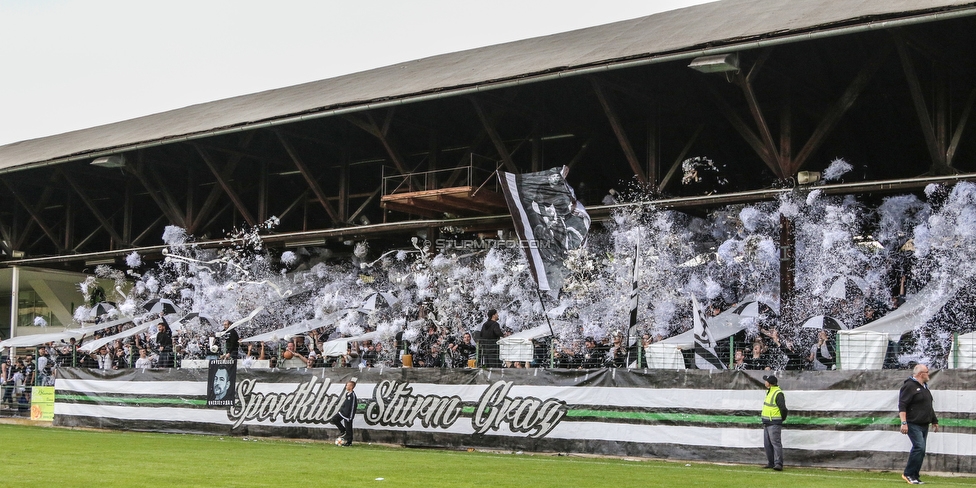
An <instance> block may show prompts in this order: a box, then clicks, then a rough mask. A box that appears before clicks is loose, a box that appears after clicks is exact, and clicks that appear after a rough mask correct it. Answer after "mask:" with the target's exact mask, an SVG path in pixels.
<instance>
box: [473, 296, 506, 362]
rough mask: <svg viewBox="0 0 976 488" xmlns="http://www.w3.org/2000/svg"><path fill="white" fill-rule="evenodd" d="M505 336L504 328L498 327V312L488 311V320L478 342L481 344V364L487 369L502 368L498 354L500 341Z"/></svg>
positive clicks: (482, 327) (483, 326) (482, 328)
mask: <svg viewBox="0 0 976 488" xmlns="http://www.w3.org/2000/svg"><path fill="white" fill-rule="evenodd" d="M502 336H504V334H503V333H502V327H501V326H500V325H498V311H497V310H495V309H491V310H489V311H488V320H486V321H485V323H484V324H483V325H482V326H481V334H480V335H479V336H478V342H480V343H481V364H482V365H484V366H485V367H486V368H500V367H501V366H502V363H501V361H500V360H499V357H498V354H499V351H498V339H501V338H502Z"/></svg>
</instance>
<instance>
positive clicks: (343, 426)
mask: <svg viewBox="0 0 976 488" xmlns="http://www.w3.org/2000/svg"><path fill="white" fill-rule="evenodd" d="M354 388H356V378H352V379H350V380H349V381H348V382H347V383H346V390H345V392H344V393H343V399H342V406H341V407H339V412H338V413H336V414H335V415H333V416H332V418H331V419H329V422H332V424H333V425H335V426H336V428H337V429H339V432H340V433H342V436H341V437H340V439H342V446H351V445H352V419H353V417H355V416H356V404H357V402H358V400H357V399H356V393H355V392H353V391H352V390H353V389H354Z"/></svg>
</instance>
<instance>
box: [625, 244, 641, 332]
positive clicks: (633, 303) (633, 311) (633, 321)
mask: <svg viewBox="0 0 976 488" xmlns="http://www.w3.org/2000/svg"><path fill="white" fill-rule="evenodd" d="M638 231H639V229H638ZM639 278H640V233H639V232H638V234H637V244H635V245H634V287H633V289H631V291H630V328H628V329H627V347H632V346H633V345H634V344H636V343H637V281H638V279H639Z"/></svg>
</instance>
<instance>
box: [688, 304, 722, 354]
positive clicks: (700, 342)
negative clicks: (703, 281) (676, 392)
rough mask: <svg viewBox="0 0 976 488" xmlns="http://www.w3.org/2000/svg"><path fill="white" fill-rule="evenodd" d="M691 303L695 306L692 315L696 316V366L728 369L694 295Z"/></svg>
mask: <svg viewBox="0 0 976 488" xmlns="http://www.w3.org/2000/svg"><path fill="white" fill-rule="evenodd" d="M691 304H692V307H694V310H693V312H694V313H693V314H692V315H693V316H694V317H695V367H696V368H698V369H728V366H726V364H725V362H723V361H722V360H721V359H720V358H719V357H718V354H716V353H715V339H713V338H712V333H711V332H710V331H709V330H708V323H707V322H705V314H704V313H703V312H702V308H701V305H699V304H698V300H696V299H695V297H694V295H692V297H691Z"/></svg>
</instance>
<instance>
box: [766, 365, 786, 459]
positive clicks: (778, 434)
mask: <svg viewBox="0 0 976 488" xmlns="http://www.w3.org/2000/svg"><path fill="white" fill-rule="evenodd" d="M763 381H765V382H766V399H765V400H763V408H762V414H761V416H762V423H763V448H764V449H765V450H766V465H765V466H763V468H764V469H774V470H776V471H782V470H783V422H784V421H785V420H786V416H787V415H788V414H789V410H787V408H786V395H785V394H783V390H781V389H780V387H779V379H777V378H776V377H775V376H773V375H766V376H763Z"/></svg>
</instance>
